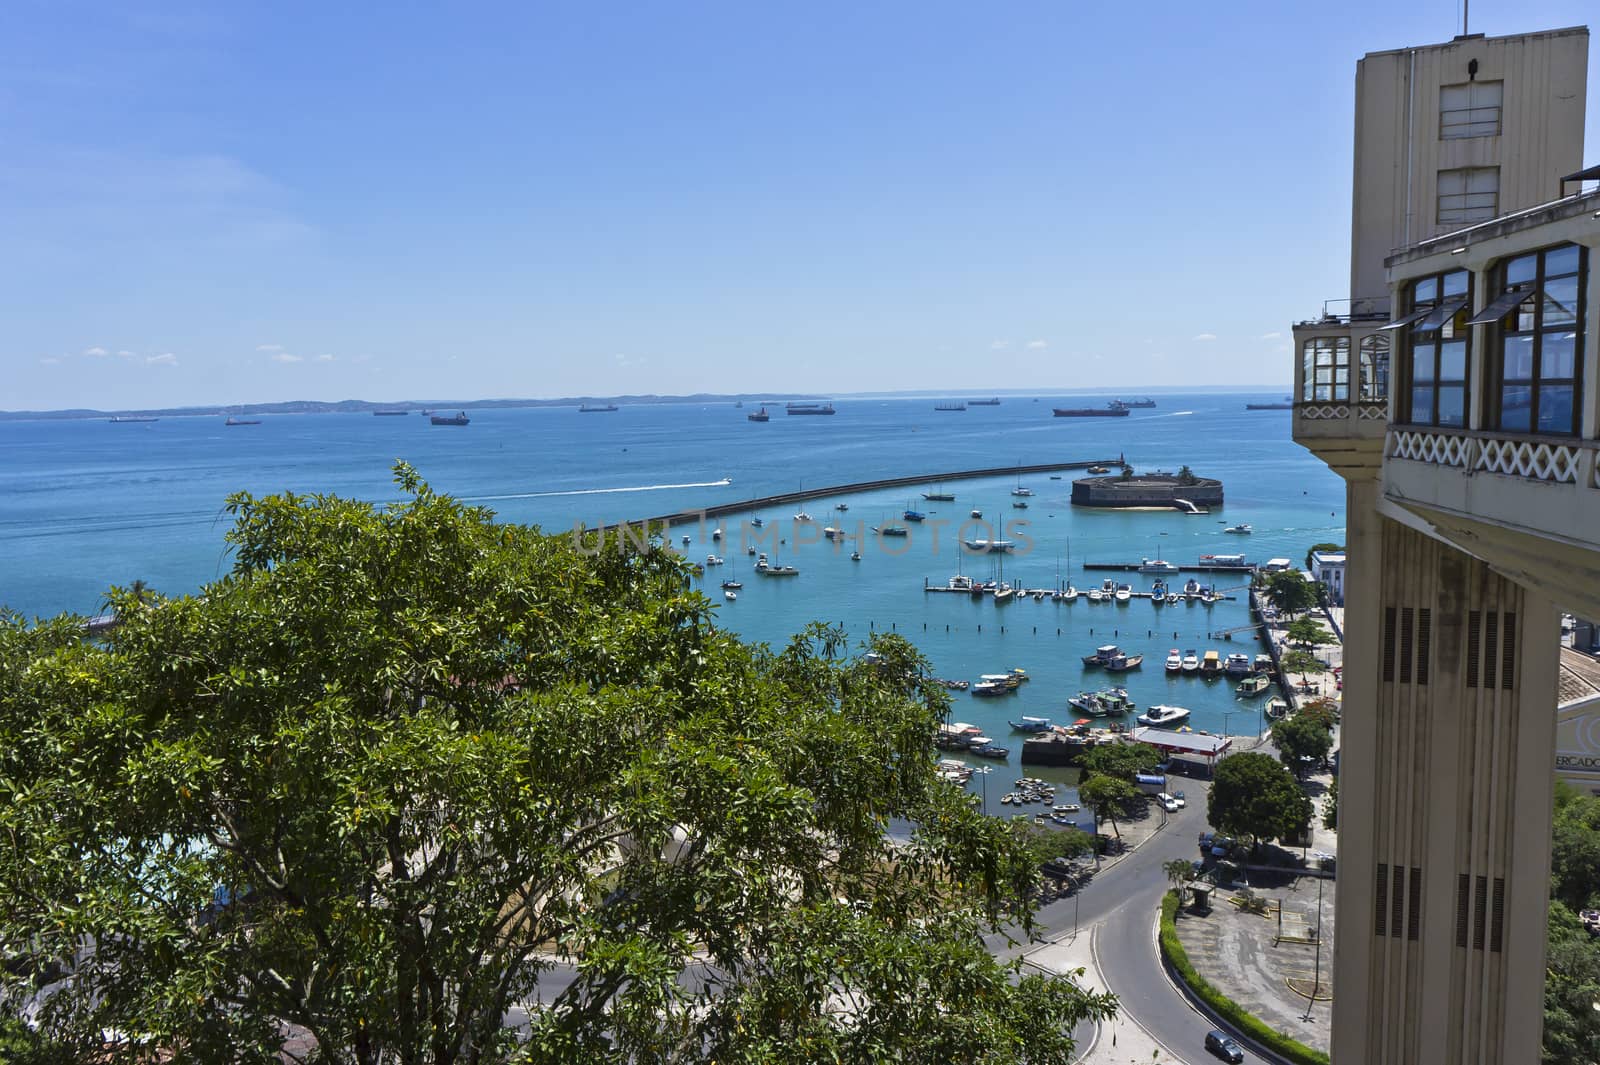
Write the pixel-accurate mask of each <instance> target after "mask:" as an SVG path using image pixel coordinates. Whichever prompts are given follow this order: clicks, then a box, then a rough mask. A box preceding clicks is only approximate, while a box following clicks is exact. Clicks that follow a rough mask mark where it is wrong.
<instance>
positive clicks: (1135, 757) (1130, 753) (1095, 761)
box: [1082, 743, 1161, 783]
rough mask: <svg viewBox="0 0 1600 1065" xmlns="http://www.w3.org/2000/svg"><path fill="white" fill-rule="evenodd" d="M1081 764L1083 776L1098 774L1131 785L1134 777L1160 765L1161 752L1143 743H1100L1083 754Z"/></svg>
mask: <svg viewBox="0 0 1600 1065" xmlns="http://www.w3.org/2000/svg"><path fill="white" fill-rule="evenodd" d="M1082 764H1083V771H1084V773H1085V774H1094V773H1099V774H1101V775H1103V776H1108V777H1116V778H1117V779H1119V780H1126V781H1128V782H1129V783H1132V782H1133V778H1134V776H1135V775H1137V774H1139V773H1148V772H1150V771H1152V770H1154V769H1155V767H1156V766H1158V765H1160V764H1161V752H1160V751H1157V750H1156V749H1155V748H1154V747H1151V746H1150V745H1149V744H1145V743H1102V744H1098V745H1096V746H1094V747H1091V748H1089V750H1088V751H1086V752H1085V753H1084V756H1083V763H1082Z"/></svg>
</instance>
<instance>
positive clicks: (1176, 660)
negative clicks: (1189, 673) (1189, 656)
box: [1167, 647, 1183, 673]
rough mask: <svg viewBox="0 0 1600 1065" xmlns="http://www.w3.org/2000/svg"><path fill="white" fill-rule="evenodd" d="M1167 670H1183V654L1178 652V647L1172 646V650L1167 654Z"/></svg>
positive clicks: (1178, 671) (1179, 671) (1174, 671)
mask: <svg viewBox="0 0 1600 1065" xmlns="http://www.w3.org/2000/svg"><path fill="white" fill-rule="evenodd" d="M1167 672H1168V673H1181V672H1183V655H1182V654H1181V653H1179V651H1178V649H1177V648H1176V647H1174V648H1173V649H1172V652H1171V653H1170V654H1168V655H1167Z"/></svg>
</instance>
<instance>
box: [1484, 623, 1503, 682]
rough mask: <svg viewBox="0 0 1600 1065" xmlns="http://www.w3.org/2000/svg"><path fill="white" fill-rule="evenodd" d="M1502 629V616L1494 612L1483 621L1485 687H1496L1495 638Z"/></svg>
mask: <svg viewBox="0 0 1600 1065" xmlns="http://www.w3.org/2000/svg"><path fill="white" fill-rule="evenodd" d="M1499 628H1500V615H1499V614H1496V613H1495V612H1494V611H1492V610H1491V611H1490V612H1489V616H1488V617H1486V618H1484V619H1483V686H1484V687H1485V688H1492V687H1494V647H1495V636H1496V634H1497V633H1498V632H1499Z"/></svg>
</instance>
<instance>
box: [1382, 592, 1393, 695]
mask: <svg viewBox="0 0 1600 1065" xmlns="http://www.w3.org/2000/svg"><path fill="white" fill-rule="evenodd" d="M1383 679H1384V680H1386V681H1393V680H1394V607H1392V606H1386V607H1384V608H1383Z"/></svg>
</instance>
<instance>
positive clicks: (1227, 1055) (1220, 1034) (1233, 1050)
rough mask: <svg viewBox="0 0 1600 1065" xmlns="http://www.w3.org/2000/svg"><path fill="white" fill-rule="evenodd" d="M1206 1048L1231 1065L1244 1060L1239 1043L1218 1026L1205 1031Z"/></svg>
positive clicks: (1236, 1064)
mask: <svg viewBox="0 0 1600 1065" xmlns="http://www.w3.org/2000/svg"><path fill="white" fill-rule="evenodd" d="M1206 1049H1207V1050H1209V1051H1210V1052H1211V1053H1213V1054H1215V1055H1216V1056H1217V1057H1219V1058H1221V1059H1222V1060H1223V1061H1227V1062H1232V1063H1233V1065H1238V1063H1239V1062H1241V1061H1243V1060H1244V1051H1242V1050H1240V1049H1239V1044H1238V1043H1235V1042H1234V1041H1233V1039H1232V1037H1231V1036H1229V1035H1228V1033H1227V1032H1224V1031H1223V1030H1222V1029H1220V1028H1213V1029H1212V1030H1211V1031H1209V1032H1207V1033H1206Z"/></svg>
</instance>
